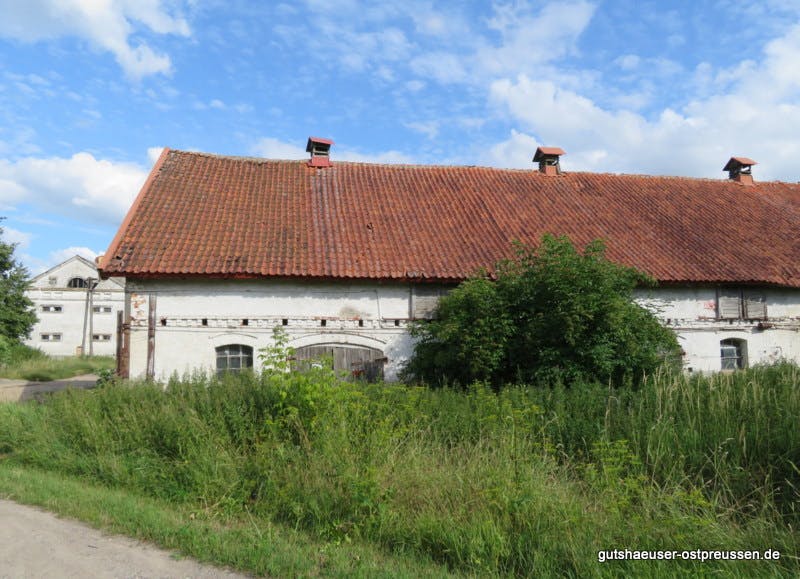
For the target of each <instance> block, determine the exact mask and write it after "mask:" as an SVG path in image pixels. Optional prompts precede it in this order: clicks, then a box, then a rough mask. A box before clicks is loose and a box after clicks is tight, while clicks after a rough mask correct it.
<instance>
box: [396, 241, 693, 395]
mask: <svg viewBox="0 0 800 579" xmlns="http://www.w3.org/2000/svg"><path fill="white" fill-rule="evenodd" d="M496 278H497V279H496V281H495V282H493V281H490V280H489V279H487V278H485V277H482V276H479V277H476V278H473V279H470V280H467V281H466V282H464V283H462V284H461V285H459V286H458V287H457V288H455V289H454V290H453V291H452V292H451V293H450V294H448V295H447V296H445V297H443V298H442V299H441V300H440V302H439V306H438V308H437V310H436V314H435V318H434V319H433V320H432V321H424V322H417V323H415V324H413V325H412V327H411V333H412V335H413V336H415V337H416V338H417V341H416V344H415V347H414V354H413V356H412V358H411V360H410V361H409V363H408V365H407V366H406V368H405V369H404V377H405V378H406V379H409V380H423V381H426V382H428V383H432V384H441V383H444V382H451V383H452V382H455V383H460V384H462V385H463V384H469V383H470V382H473V381H475V380H487V381H490V382H491V383H492V384H494V385H496V386H497V385H501V384H508V383H514V382H527V383H547V384H552V383H565V384H571V383H576V382H591V381H599V382H601V383H608V382H609V381H611V382H614V383H619V382H621V381H623V380H628V381H631V382H633V383H637V384H638V383H639V382H641V380H642V379H643V377H644V376H646V375H647V374H650V373H652V372H654V371H655V370H656V369H657V368H658V367H659V366H661V365H662V364H663V363H664V362H665V361H670V362H673V363H674V362H676V361H677V360H678V359H679V351H680V348H679V347H678V343H677V339H676V337H675V334H674V333H673V332H671V331H670V330H669V329H667V328H665V327H664V326H663V325H662V324H661V323H660V322H659V320H658V319H657V318H656V317H655V315H654V314H653V313H652V312H650V311H648V310H647V309H645V308H643V307H641V306H639V305H638V304H636V303H635V302H634V301H633V291H634V289H636V288H637V287H641V286H648V285H652V284H653V283H654V282H653V280H651V279H650V278H648V277H647V276H646V275H645V274H643V273H641V272H639V271H637V270H635V269H632V268H629V267H624V266H621V265H617V264H615V263H612V262H610V261H608V260H607V259H606V258H605V250H604V246H603V244H602V242H600V241H594V242H592V243H590V244H589V245H587V246H586V247H585V248H584V250H583V252H579V251H578V250H577V249H576V248H575V247H574V246H573V245H572V243H571V242H570V241H569V239H567V238H566V237H553V236H545V237H543V238H542V242H541V244H540V245H539V246H538V247H533V248H531V247H525V246H522V245H519V246H517V254H516V257H515V259H513V260H508V261H505V262H502V263H500V264H498V266H497V274H496Z"/></svg>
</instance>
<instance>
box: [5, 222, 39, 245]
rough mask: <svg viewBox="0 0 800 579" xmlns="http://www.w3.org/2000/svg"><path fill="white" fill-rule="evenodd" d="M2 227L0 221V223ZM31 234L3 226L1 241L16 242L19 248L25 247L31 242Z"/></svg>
mask: <svg viewBox="0 0 800 579" xmlns="http://www.w3.org/2000/svg"><path fill="white" fill-rule="evenodd" d="M0 227H2V223H0ZM32 237H33V235H32V234H30V233H27V232H25V231H20V230H18V229H13V228H11V227H3V241H5V242H6V243H16V244H17V246H18V247H19V248H20V249H25V248H26V247H28V245H29V244H30V242H31V238H32Z"/></svg>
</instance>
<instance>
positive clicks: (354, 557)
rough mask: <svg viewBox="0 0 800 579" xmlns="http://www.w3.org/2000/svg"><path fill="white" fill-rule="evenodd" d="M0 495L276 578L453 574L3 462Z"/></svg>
mask: <svg viewBox="0 0 800 579" xmlns="http://www.w3.org/2000/svg"><path fill="white" fill-rule="evenodd" d="M0 497H2V498H9V499H12V500H15V501H17V502H21V503H26V504H31V505H38V506H41V507H44V508H46V509H48V510H50V511H53V512H56V513H58V514H59V515H62V516H65V517H71V518H76V519H80V520H82V521H86V522H87V523H89V524H90V525H92V526H94V527H96V528H100V529H104V530H106V531H109V532H112V533H121V534H125V535H127V536H130V537H135V538H138V539H142V540H145V541H150V542H153V543H155V544H157V545H159V546H161V547H163V548H166V549H170V550H176V551H179V552H180V553H181V554H183V555H185V556H189V557H193V558H194V559H197V560H199V561H201V562H205V563H214V564H217V565H224V566H227V567H231V568H234V569H240V570H243V571H249V572H251V573H257V574H264V575H268V576H271V577H314V576H319V575H325V576H329V577H347V578H350V577H365V578H370V579H372V578H373V577H414V578H417V577H448V576H451V575H450V574H448V573H447V570H446V569H444V568H442V567H441V566H436V565H434V564H432V563H430V562H426V561H424V560H422V561H420V560H418V559H412V558H411V557H392V556H386V555H385V554H383V553H381V552H380V551H379V550H377V549H375V548H374V547H372V546H370V545H368V544H363V543H360V544H354V543H346V544H342V543H339V544H336V543H331V542H327V541H320V540H314V539H312V538H310V537H308V536H307V535H306V534H304V533H302V532H297V531H295V530H293V529H287V528H285V527H281V526H278V525H274V524H272V523H270V522H269V521H263V520H256V519H255V518H253V517H252V516H250V515H249V514H248V513H243V514H242V515H241V516H239V517H226V518H220V517H218V516H214V515H213V514H208V513H205V512H202V511H196V510H193V509H192V508H191V505H187V504H180V505H175V504H172V503H168V502H166V501H159V500H157V499H153V498H149V497H144V496H141V495H136V494H133V493H130V492H128V491H123V490H113V489H108V488H104V487H100V486H96V485H91V484H87V483H86V481H85V480H80V479H73V478H69V477H64V476H63V475H57V474H53V473H48V472H44V471H40V470H36V469H33V468H30V467H20V466H16V465H11V464H9V463H8V462H3V461H0Z"/></svg>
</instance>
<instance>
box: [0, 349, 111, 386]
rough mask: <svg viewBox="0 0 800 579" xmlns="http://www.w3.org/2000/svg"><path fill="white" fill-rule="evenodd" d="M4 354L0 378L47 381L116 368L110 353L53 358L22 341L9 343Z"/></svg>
mask: <svg viewBox="0 0 800 579" xmlns="http://www.w3.org/2000/svg"><path fill="white" fill-rule="evenodd" d="M5 354H6V355H5V360H3V361H2V363H0V378H11V379H19V380H30V381H32V382H50V381H52V380H60V379H63V378H71V377H73V376H80V375H82V374H96V373H98V372H102V371H104V370H107V371H108V370H113V369H114V368H115V360H114V358H113V357H111V356H92V357H89V356H70V357H66V358H53V357H50V356H47V355H46V354H44V353H43V352H42V351H41V350H37V349H35V348H29V347H27V346H23V345H21V344H16V345H13V346H11V347H10V348H9V350H8V351H7V352H5Z"/></svg>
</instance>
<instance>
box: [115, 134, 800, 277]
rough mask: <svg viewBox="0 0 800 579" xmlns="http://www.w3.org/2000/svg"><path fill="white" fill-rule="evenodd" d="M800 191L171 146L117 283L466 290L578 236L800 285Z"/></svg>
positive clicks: (630, 260)
mask: <svg viewBox="0 0 800 579" xmlns="http://www.w3.org/2000/svg"><path fill="white" fill-rule="evenodd" d="M798 218H800V185H797V184H787V183H777V182H772V183H759V182H756V183H755V184H754V185H752V186H743V185H741V184H739V183H735V182H733V181H730V180H728V179H719V180H712V179H689V178H680V177H648V176H629V175H610V174H594V173H565V174H563V175H560V176H556V177H548V176H545V175H542V174H541V173H539V172H538V171H537V170H536V169H535V168H531V169H530V170H508V169H492V168H485V167H442V166H408V165H373V164H366V163H347V162H337V163H335V165H334V166H333V167H329V168H325V169H314V168H311V167H307V166H306V162H305V161H273V160H265V159H251V158H236V157H223V156H215V155H207V154H201V153H189V152H182V151H170V150H166V151H165V152H164V154H163V155H162V157H161V158H160V159H159V161H158V163H157V164H156V166H155V167H154V168H153V171H152V173H151V175H150V177H149V178H148V180H147V182H146V183H145V185H144V187H143V189H142V191H141V193H140V194H139V197H138V198H137V199H136V201H135V202H134V205H133V207H132V208H131V210H130V212H129V213H128V216H127V217H126V218H125V221H124V222H123V223H122V225H121V227H120V229H119V232H118V233H117V235H116V237H115V238H114V240H113V241H112V243H111V246H110V247H109V249H108V252H107V253H106V255H105V258H104V259H103V263H102V265H101V269H102V271H103V273H104V275H124V276H128V277H133V278H135V277H151V276H175V275H179V276H180V275H185V276H195V275H204V276H214V277H265V276H268V277H273V276H279V277H304V278H352V279H381V280H388V279H398V280H402V279H417V280H430V281H456V280H461V279H464V278H466V277H468V276H470V275H471V274H473V273H474V272H475V271H476V270H478V269H479V268H482V267H488V268H491V266H492V265H493V264H494V263H495V262H496V261H497V260H499V259H500V258H502V257H506V256H509V255H510V254H511V252H512V250H511V243H512V241H514V240H521V241H523V242H526V243H535V242H537V241H538V240H539V239H540V238H541V236H542V234H544V233H554V234H566V235H568V236H569V237H570V238H571V239H572V240H573V241H574V242H576V243H578V244H580V245H581V246H583V245H585V244H586V243H588V242H589V241H591V240H593V239H596V238H603V239H605V240H606V243H607V256H608V257H609V258H610V259H612V260H614V261H617V262H619V263H623V264H627V265H632V266H635V267H638V268H640V269H642V270H644V271H646V272H648V273H649V274H651V275H652V276H653V277H655V278H656V279H658V280H660V281H662V282H671V283H681V282H698V283H726V282H727V283H766V284H776V285H782V286H790V287H800V242H799V241H798V240H799V239H800V236H799V235H798V233H800V231H799V228H798Z"/></svg>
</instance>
